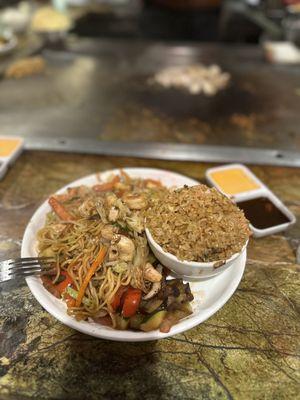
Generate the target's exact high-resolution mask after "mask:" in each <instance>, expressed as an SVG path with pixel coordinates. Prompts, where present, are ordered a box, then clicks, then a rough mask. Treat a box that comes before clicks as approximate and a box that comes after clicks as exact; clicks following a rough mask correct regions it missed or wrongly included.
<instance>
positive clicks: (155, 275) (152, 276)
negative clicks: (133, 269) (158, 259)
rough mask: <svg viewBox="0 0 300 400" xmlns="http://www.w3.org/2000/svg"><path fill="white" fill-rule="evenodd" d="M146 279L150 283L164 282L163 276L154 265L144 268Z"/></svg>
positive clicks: (148, 264)
mask: <svg viewBox="0 0 300 400" xmlns="http://www.w3.org/2000/svg"><path fill="white" fill-rule="evenodd" d="M144 278H145V279H146V280H147V281H149V282H160V281H161V280H162V274H161V273H160V272H159V271H158V270H156V269H155V268H154V267H153V265H152V264H150V263H147V264H146V265H145V266H144Z"/></svg>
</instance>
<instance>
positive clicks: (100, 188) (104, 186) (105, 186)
mask: <svg viewBox="0 0 300 400" xmlns="http://www.w3.org/2000/svg"><path fill="white" fill-rule="evenodd" d="M118 182H120V177H119V176H118V175H116V176H115V177H114V178H113V179H112V180H111V181H110V182H106V183H101V184H99V185H94V186H93V190H94V191H95V192H108V191H109V190H112V189H113V188H114V187H115V184H116V183H118Z"/></svg>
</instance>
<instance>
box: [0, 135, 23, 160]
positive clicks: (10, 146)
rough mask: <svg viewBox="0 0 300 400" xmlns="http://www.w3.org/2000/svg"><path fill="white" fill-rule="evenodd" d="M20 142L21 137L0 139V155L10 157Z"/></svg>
mask: <svg viewBox="0 0 300 400" xmlns="http://www.w3.org/2000/svg"><path fill="white" fill-rule="evenodd" d="M20 144H21V140H20V139H14V138H7V139H0V157H9V156H10V155H11V154H12V153H13V152H14V151H15V150H16V149H17V147H19V145H20Z"/></svg>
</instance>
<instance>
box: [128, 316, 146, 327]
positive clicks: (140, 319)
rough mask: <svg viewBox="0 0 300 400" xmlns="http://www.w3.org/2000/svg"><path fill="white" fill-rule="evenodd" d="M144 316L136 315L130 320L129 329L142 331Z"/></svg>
mask: <svg viewBox="0 0 300 400" xmlns="http://www.w3.org/2000/svg"><path fill="white" fill-rule="evenodd" d="M144 318H145V317H144V315H142V314H135V315H133V316H132V317H131V318H130V320H129V327H130V328H131V329H140V326H141V323H142V322H143V320H144Z"/></svg>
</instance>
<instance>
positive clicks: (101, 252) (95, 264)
mask: <svg viewBox="0 0 300 400" xmlns="http://www.w3.org/2000/svg"><path fill="white" fill-rule="evenodd" d="M106 252H107V248H106V247H105V246H102V247H101V248H100V250H99V253H98V255H97V257H96V259H95V260H94V262H93V264H92V265H91V266H90V268H89V270H88V272H87V274H86V276H85V278H84V280H83V282H82V285H81V287H80V289H79V292H78V296H77V299H76V307H79V306H80V304H81V301H82V298H83V296H84V293H85V290H86V288H87V286H88V284H89V281H90V280H91V279H92V276H93V275H94V273H95V272H96V270H97V268H98V267H99V265H100V264H101V263H102V261H103V260H104V257H105V255H106Z"/></svg>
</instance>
